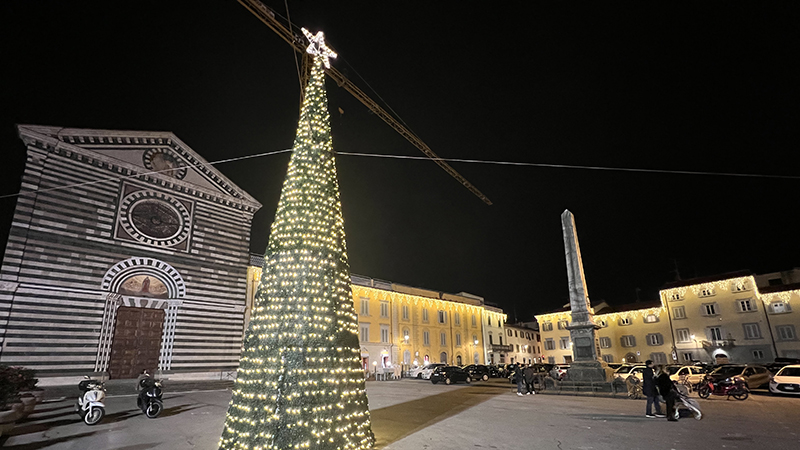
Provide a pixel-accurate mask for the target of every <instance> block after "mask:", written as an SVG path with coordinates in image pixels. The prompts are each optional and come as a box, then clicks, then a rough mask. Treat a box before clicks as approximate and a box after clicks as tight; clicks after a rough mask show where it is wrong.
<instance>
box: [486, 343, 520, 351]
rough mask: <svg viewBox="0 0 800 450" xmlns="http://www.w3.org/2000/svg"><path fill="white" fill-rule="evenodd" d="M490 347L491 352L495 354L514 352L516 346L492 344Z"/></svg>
mask: <svg viewBox="0 0 800 450" xmlns="http://www.w3.org/2000/svg"><path fill="white" fill-rule="evenodd" d="M490 347H491V350H492V351H493V352H513V351H514V346H513V345H498V344H492V345H491V346H490Z"/></svg>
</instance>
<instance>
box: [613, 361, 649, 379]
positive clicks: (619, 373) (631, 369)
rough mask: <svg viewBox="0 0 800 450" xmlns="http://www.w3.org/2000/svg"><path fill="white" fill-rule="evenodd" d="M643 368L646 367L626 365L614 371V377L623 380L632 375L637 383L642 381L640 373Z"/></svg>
mask: <svg viewBox="0 0 800 450" xmlns="http://www.w3.org/2000/svg"><path fill="white" fill-rule="evenodd" d="M645 367H646V366H641V365H632V364H626V365H623V366H621V367H620V368H619V369H617V370H616V371H614V377H615V378H622V379H623V380H625V379H627V378H628V377H629V376H631V375H633V376H634V377H636V378H638V379H639V381H644V374H643V373H642V371H644V369H645Z"/></svg>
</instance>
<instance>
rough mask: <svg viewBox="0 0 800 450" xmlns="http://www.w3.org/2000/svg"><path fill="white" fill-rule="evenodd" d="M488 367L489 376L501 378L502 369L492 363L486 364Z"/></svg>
mask: <svg viewBox="0 0 800 450" xmlns="http://www.w3.org/2000/svg"><path fill="white" fill-rule="evenodd" d="M486 367H488V368H489V376H490V377H492V378H502V377H503V372H502V370H501V369H500V368H499V367H497V366H496V365H494V364H490V365H488V366H486Z"/></svg>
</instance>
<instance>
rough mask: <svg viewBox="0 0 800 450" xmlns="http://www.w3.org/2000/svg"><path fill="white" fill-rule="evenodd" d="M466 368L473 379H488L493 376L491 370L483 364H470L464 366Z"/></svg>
mask: <svg viewBox="0 0 800 450" xmlns="http://www.w3.org/2000/svg"><path fill="white" fill-rule="evenodd" d="M464 370H466V371H467V373H469V376H470V377H472V379H473V380H483V381H486V380H488V379H489V377H490V376H491V371H490V370H489V368H488V367H487V366H484V365H483V364H470V365H468V366H464Z"/></svg>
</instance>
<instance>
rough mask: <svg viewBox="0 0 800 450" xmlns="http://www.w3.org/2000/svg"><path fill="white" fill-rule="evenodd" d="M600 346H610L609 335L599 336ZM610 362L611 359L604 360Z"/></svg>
mask: <svg viewBox="0 0 800 450" xmlns="http://www.w3.org/2000/svg"><path fill="white" fill-rule="evenodd" d="M600 348H611V338H610V337H601V338H600ZM606 362H611V361H606Z"/></svg>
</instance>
